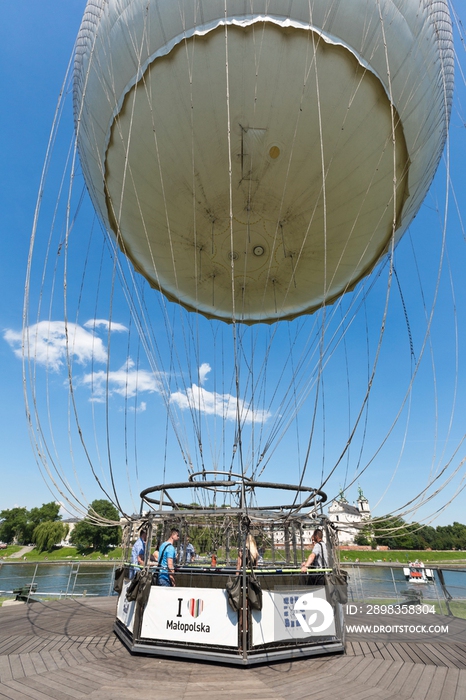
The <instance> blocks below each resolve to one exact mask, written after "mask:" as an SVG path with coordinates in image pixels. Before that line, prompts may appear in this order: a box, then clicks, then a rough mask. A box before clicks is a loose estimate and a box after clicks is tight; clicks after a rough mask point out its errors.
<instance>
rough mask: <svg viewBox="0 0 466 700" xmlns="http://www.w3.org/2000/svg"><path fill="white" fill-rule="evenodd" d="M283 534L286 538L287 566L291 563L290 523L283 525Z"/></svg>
mask: <svg viewBox="0 0 466 700" xmlns="http://www.w3.org/2000/svg"><path fill="white" fill-rule="evenodd" d="M283 534H284V538H285V562H286V564H287V566H289V564H290V527H289V525H288V523H285V524H284V526H283Z"/></svg>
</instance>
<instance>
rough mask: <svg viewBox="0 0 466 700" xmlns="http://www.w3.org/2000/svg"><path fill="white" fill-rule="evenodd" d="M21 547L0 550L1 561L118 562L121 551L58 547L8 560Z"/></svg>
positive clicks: (117, 548)
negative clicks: (106, 551) (79, 549)
mask: <svg viewBox="0 0 466 700" xmlns="http://www.w3.org/2000/svg"><path fill="white" fill-rule="evenodd" d="M20 549H22V548H21V547H17V546H10V547H8V548H7V549H3V550H0V557H2V556H3V557H4V559H3V561H4V562H5V563H6V562H8V563H10V562H12V563H13V562H18V563H21V562H22V563H24V562H31V563H39V562H47V561H48V562H54V561H102V563H103V562H112V563H115V562H119V561H120V560H121V556H122V551H121V547H116V548H115V549H110V550H109V551H108V553H106V554H102V553H101V552H94V550H92V549H88V550H85V551H84V552H83V553H80V552H79V551H78V550H77V549H76V547H59V548H57V549H54V550H53V552H41V553H40V554H39V553H38V552H36V550H35V549H33V550H31V551H30V552H28V553H27V554H25V555H24V556H22V557H20V558H19V559H16V558H15V559H8V558H7V557H9V556H10V554H14V553H15V552H18V551H19V550H20Z"/></svg>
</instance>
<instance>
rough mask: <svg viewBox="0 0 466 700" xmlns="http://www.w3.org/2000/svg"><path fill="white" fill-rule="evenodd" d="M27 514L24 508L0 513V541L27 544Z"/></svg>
mask: <svg viewBox="0 0 466 700" xmlns="http://www.w3.org/2000/svg"><path fill="white" fill-rule="evenodd" d="M28 537H29V529H28V512H27V510H26V508H11V509H10V510H2V511H1V512H0V540H3V542H6V543H7V544H11V543H12V542H13V541H14V540H16V541H17V542H18V544H28V542H29V541H30V540H29V539H28Z"/></svg>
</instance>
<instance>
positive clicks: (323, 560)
mask: <svg viewBox="0 0 466 700" xmlns="http://www.w3.org/2000/svg"><path fill="white" fill-rule="evenodd" d="M317 544H320V556H321V557H322V569H326V568H327V564H326V563H325V557H324V548H323V546H322V542H317Z"/></svg>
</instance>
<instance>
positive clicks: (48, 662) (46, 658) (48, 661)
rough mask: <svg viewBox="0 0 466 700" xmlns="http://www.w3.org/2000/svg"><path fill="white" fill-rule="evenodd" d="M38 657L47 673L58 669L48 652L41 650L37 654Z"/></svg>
mask: <svg viewBox="0 0 466 700" xmlns="http://www.w3.org/2000/svg"><path fill="white" fill-rule="evenodd" d="M39 656H40V659H41V661H42V663H43V664H44V666H45V667H46V670H47V671H55V669H57V668H58V666H57V664H56V662H55V659H54V658H53V656H52V654H51V653H50V652H49V651H46V650H44V649H43V650H42V651H40V652H39Z"/></svg>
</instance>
